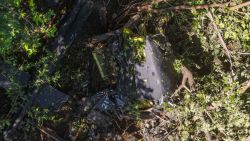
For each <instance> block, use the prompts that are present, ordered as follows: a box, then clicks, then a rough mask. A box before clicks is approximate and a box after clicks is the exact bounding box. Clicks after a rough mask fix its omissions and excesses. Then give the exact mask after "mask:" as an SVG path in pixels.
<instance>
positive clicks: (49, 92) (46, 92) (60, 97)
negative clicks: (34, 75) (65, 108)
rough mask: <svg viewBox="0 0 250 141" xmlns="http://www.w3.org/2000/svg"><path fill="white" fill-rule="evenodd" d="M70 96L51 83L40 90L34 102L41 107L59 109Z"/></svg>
mask: <svg viewBox="0 0 250 141" xmlns="http://www.w3.org/2000/svg"><path fill="white" fill-rule="evenodd" d="M68 98H69V96H68V95H66V94H64V93H62V92H60V91H58V90H57V89H55V88H53V87H52V86H50V85H44V86H42V88H41V89H40V90H39V92H38V94H37V97H36V99H35V102H34V104H35V105H37V106H39V107H40V108H49V109H52V110H58V109H59V108H60V106H61V105H62V104H63V103H65V102H67V101H68Z"/></svg>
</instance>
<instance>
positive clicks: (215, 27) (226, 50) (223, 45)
mask: <svg viewBox="0 0 250 141" xmlns="http://www.w3.org/2000/svg"><path fill="white" fill-rule="evenodd" d="M207 16H208V18H209V19H210V20H211V22H212V24H213V26H214V29H215V31H216V32H217V34H218V37H219V40H220V43H221V45H222V47H223V49H224V51H225V54H226V56H227V58H228V60H229V63H230V71H231V75H232V76H233V75H234V71H233V62H232V58H231V52H230V51H229V50H228V48H227V45H226V43H225V41H224V39H223V38H222V35H221V33H220V30H219V28H218V26H217V25H216V24H215V21H214V18H213V16H212V13H211V12H210V11H209V10H208V13H207Z"/></svg>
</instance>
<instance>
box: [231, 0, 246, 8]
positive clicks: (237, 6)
mask: <svg viewBox="0 0 250 141" xmlns="http://www.w3.org/2000/svg"><path fill="white" fill-rule="evenodd" d="M249 5H250V1H247V2H244V3H241V4H239V5H235V6H233V7H230V8H229V9H230V10H237V9H240V8H242V7H245V6H249Z"/></svg>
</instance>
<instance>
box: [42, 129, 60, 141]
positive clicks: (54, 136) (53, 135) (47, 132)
mask: <svg viewBox="0 0 250 141" xmlns="http://www.w3.org/2000/svg"><path fill="white" fill-rule="evenodd" d="M37 128H38V129H39V130H40V131H41V132H43V133H44V134H46V135H48V136H49V137H51V138H52V139H54V140H55V141H64V139H62V138H61V137H59V136H58V135H56V134H54V133H52V132H50V131H49V130H47V129H45V128H39V127H37Z"/></svg>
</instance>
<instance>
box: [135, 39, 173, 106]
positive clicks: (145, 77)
mask: <svg viewBox="0 0 250 141" xmlns="http://www.w3.org/2000/svg"><path fill="white" fill-rule="evenodd" d="M144 52H145V60H144V62H142V63H140V64H136V65H135V71H136V76H135V82H136V91H137V94H139V95H140V96H142V97H143V98H148V99H152V100H155V101H157V102H160V101H161V100H162V99H163V95H164V94H165V93H166V92H167V91H168V90H169V87H170V81H169V78H168V77H167V75H166V73H167V71H166V69H167V68H165V67H166V66H167V64H165V63H166V62H164V58H163V55H162V53H161V50H160V48H159V47H158V46H157V45H155V43H153V41H151V40H150V39H149V37H148V36H147V37H146V45H145V49H144Z"/></svg>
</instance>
